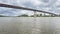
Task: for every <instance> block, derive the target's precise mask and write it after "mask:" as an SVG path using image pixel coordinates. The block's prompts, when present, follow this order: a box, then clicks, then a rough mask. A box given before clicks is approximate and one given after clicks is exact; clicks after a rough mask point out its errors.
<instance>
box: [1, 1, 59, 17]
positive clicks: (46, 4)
mask: <svg viewBox="0 0 60 34" xmlns="http://www.w3.org/2000/svg"><path fill="white" fill-rule="evenodd" d="M0 3H5V4H10V5H16V6H22V7H28V8H33V9H38V10H43V11H48V12H52V13H60V0H0ZM0 14H4V15H9V16H15V15H21V14H29V15H30V14H33V12H31V11H27V10H20V9H12V8H4V7H0Z"/></svg>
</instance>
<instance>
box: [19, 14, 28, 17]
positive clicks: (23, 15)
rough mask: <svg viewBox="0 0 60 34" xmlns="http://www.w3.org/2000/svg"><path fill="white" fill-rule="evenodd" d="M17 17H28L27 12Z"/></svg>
mask: <svg viewBox="0 0 60 34" xmlns="http://www.w3.org/2000/svg"><path fill="white" fill-rule="evenodd" d="M18 17H28V15H27V14H22V15H19V16H18Z"/></svg>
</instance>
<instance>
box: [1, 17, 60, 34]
mask: <svg viewBox="0 0 60 34" xmlns="http://www.w3.org/2000/svg"><path fill="white" fill-rule="evenodd" d="M34 19H36V20H35V21H34ZM0 34H60V17H37V18H33V17H0Z"/></svg>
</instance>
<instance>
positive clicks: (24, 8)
mask: <svg viewBox="0 0 60 34" xmlns="http://www.w3.org/2000/svg"><path fill="white" fill-rule="evenodd" d="M0 7H7V8H14V9H22V10H30V11H34V12H35V13H36V12H42V13H47V14H52V15H55V16H58V15H57V14H54V13H51V12H46V11H42V10H36V9H32V8H26V7H21V6H14V5H8V4H2V3H0Z"/></svg>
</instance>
